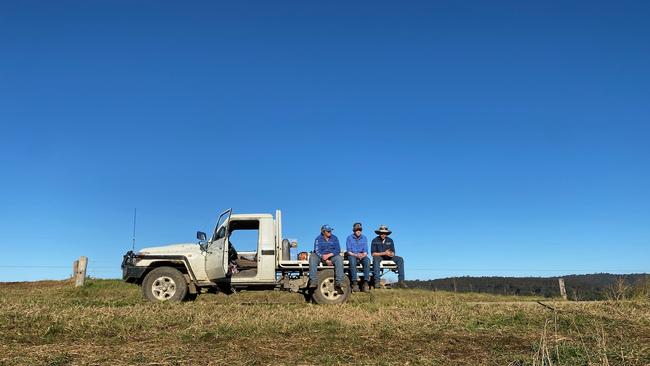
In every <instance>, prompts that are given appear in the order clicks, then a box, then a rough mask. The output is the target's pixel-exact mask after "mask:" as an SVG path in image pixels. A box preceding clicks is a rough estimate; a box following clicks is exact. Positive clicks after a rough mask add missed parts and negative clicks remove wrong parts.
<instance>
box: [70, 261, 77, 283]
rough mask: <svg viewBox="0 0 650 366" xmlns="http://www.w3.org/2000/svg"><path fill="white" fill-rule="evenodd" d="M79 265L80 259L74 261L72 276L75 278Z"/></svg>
mask: <svg viewBox="0 0 650 366" xmlns="http://www.w3.org/2000/svg"><path fill="white" fill-rule="evenodd" d="M77 267H79V261H78V260H76V261H74V262H72V276H71V277H70V278H72V279H73V280H74V279H75V278H77Z"/></svg>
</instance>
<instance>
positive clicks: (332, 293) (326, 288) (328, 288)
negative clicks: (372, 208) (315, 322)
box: [320, 277, 341, 300]
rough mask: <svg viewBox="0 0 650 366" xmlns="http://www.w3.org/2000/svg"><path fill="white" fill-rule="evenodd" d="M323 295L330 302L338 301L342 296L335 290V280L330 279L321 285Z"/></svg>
mask: <svg viewBox="0 0 650 366" xmlns="http://www.w3.org/2000/svg"><path fill="white" fill-rule="evenodd" d="M320 292H321V294H322V295H323V296H324V297H325V298H326V299H329V300H336V299H338V298H339V297H341V294H340V293H339V292H338V291H336V290H335V289H334V278H332V277H328V278H326V279H325V280H324V281H323V282H321V284H320Z"/></svg>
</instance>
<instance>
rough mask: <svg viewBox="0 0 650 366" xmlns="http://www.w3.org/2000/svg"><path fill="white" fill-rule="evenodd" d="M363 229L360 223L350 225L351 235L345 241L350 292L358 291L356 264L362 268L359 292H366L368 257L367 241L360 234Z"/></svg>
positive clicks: (368, 272) (368, 270)
mask: <svg viewBox="0 0 650 366" xmlns="http://www.w3.org/2000/svg"><path fill="white" fill-rule="evenodd" d="M362 231H363V228H362V227H361V223H360V222H357V223H355V224H354V225H352V235H350V236H348V238H347V239H346V240H345V250H346V253H347V256H348V262H349V264H350V280H351V281H352V291H354V292H356V291H359V285H358V284H357V262H361V266H362V267H363V280H364V281H363V286H362V287H361V290H362V291H363V292H366V291H368V290H369V288H368V280H369V279H370V257H368V239H367V238H366V236H365V235H363V234H362Z"/></svg>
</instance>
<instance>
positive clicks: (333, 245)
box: [314, 234, 341, 257]
mask: <svg viewBox="0 0 650 366" xmlns="http://www.w3.org/2000/svg"><path fill="white" fill-rule="evenodd" d="M314 253H316V254H317V255H318V256H319V257H322V256H323V254H330V253H332V254H334V255H339V254H341V245H340V244H339V238H337V237H336V235H334V234H332V236H330V239H329V240H325V237H324V236H323V234H320V235H318V236H317V237H316V240H314Z"/></svg>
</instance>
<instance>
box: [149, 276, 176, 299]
mask: <svg viewBox="0 0 650 366" xmlns="http://www.w3.org/2000/svg"><path fill="white" fill-rule="evenodd" d="M151 293H152V294H153V296H154V297H155V298H156V299H158V300H160V301H165V300H169V299H170V298H171V297H172V296H174V294H175V293H176V282H174V280H173V279H172V278H171V277H167V276H162V277H158V278H156V279H155V280H154V281H153V283H152V284H151Z"/></svg>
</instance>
